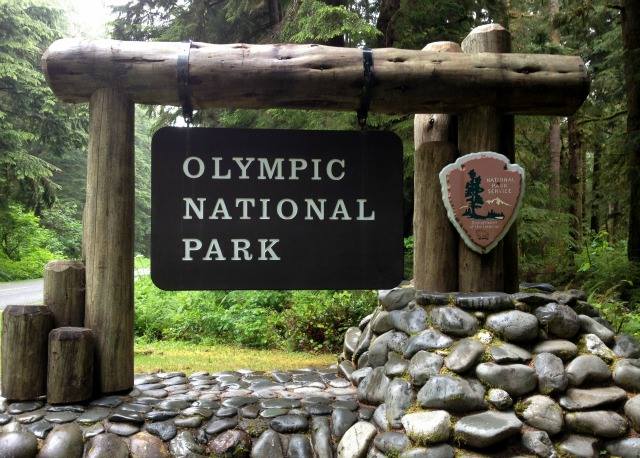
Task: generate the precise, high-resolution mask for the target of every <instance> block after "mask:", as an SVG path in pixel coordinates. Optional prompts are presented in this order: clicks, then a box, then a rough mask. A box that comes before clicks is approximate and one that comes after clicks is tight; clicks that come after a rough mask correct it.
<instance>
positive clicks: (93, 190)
mask: <svg viewBox="0 0 640 458" xmlns="http://www.w3.org/2000/svg"><path fill="white" fill-rule="evenodd" d="M89 112H90V121H89V151H88V157H87V195H86V203H85V209H84V226H83V251H84V258H85V268H86V291H85V327H87V328H90V329H91V330H92V331H93V333H94V336H95V353H96V364H95V367H94V369H95V373H96V378H95V388H96V391H97V392H99V393H116V392H122V391H126V390H129V389H131V388H132V387H133V228H134V218H133V216H134V177H135V174H134V149H133V131H134V104H133V102H132V101H131V100H130V99H129V97H128V96H127V95H126V94H125V93H123V92H121V91H120V90H119V89H117V88H102V89H97V90H96V91H95V92H94V93H93V95H92V96H91V99H90V101H89Z"/></svg>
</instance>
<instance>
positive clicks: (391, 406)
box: [384, 378, 416, 428]
mask: <svg viewBox="0 0 640 458" xmlns="http://www.w3.org/2000/svg"><path fill="white" fill-rule="evenodd" d="M415 399H416V395H415V393H414V391H413V388H412V386H411V384H410V383H409V382H407V381H406V380H402V379H400V378H396V379H393V380H392V381H391V383H389V388H387V393H386V394H385V397H384V403H385V405H386V406H387V412H386V413H387V421H388V422H389V425H391V427H392V428H400V427H401V426H402V423H401V422H400V420H401V419H402V416H403V415H404V414H405V412H406V411H407V409H408V408H409V407H410V406H411V405H412V404H413V403H414V401H415Z"/></svg>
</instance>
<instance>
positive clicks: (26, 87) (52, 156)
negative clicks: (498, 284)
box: [0, 0, 640, 351]
mask: <svg viewBox="0 0 640 458" xmlns="http://www.w3.org/2000/svg"><path fill="white" fill-rule="evenodd" d="M631 3H633V2H632V1H631V0H630V1H629V2H627V4H628V5H630V4H631ZM628 5H625V4H624V0H623V2H622V3H617V1H616V0H182V1H177V0H133V1H128V2H124V3H122V2H121V4H119V5H117V6H114V7H113V8H112V12H111V18H112V20H111V21H110V22H109V24H108V26H107V29H106V31H105V32H104V34H103V33H102V31H97V32H96V31H87V29H86V28H85V29H84V31H83V30H80V32H79V31H78V24H77V22H76V23H73V22H72V21H70V20H69V16H70V15H69V9H68V8H66V6H68V5H66V4H65V1H64V0H60V4H59V6H51V2H44V1H39V0H0V281H9V280H15V279H26V278H37V277H40V276H41V274H42V268H43V265H44V264H45V263H46V262H47V261H49V260H51V259H56V258H69V259H74V258H79V257H81V252H80V247H81V232H82V208H83V205H84V187H85V174H86V144H87V125H88V111H87V107H86V106H72V105H67V104H63V103H61V102H59V101H57V100H56V99H55V98H54V96H53V94H52V93H51V91H50V90H49V89H48V87H47V85H46V82H45V80H44V77H43V75H42V72H41V71H40V68H39V59H40V56H41V54H42V52H43V51H44V50H45V49H46V48H47V46H48V45H49V44H51V42H53V41H54V40H55V39H57V38H60V37H63V36H69V35H78V34H80V35H83V34H87V33H89V34H92V33H93V34H94V35H95V34H97V35H98V36H99V35H100V34H103V35H104V36H108V37H111V38H114V39H124V40H160V41H161V40H164V41H185V40H189V39H191V40H194V41H204V42H210V43H233V42H246V43H279V42H291V43H322V44H327V45H331V46H348V47H356V46H363V45H367V46H370V47H397V48H409V49H421V48H422V47H424V46H425V45H426V44H427V43H430V42H433V41H439V40H451V41H456V42H461V40H462V39H463V38H464V37H465V36H466V35H467V34H468V33H469V31H470V30H471V29H472V28H473V27H475V26H477V25H480V24H485V23H490V22H497V23H500V24H502V25H503V26H505V27H506V28H508V29H509V30H510V31H511V34H512V41H513V51H514V52H524V53H548V54H576V55H580V56H581V57H582V58H583V59H584V60H585V62H586V63H587V66H588V71H589V75H590V77H591V80H592V84H591V92H590V93H589V96H588V99H587V101H586V102H585V104H584V105H583V107H582V108H581V109H580V110H579V111H578V112H577V113H576V114H575V115H574V116H571V117H568V118H566V117H526V116H520V117H517V118H516V158H517V162H518V163H520V164H521V165H522V166H523V167H524V168H525V169H526V171H527V181H528V187H527V190H526V195H525V201H524V206H523V208H522V210H521V213H520V217H519V221H520V223H519V249H520V253H521V256H520V272H521V279H522V280H524V281H531V282H540V281H545V282H551V283H553V284H555V285H557V286H560V287H580V288H584V289H586V290H587V292H588V294H589V296H590V297H589V299H590V301H591V302H592V303H594V304H595V305H596V306H598V307H600V308H601V309H602V311H603V312H604V313H605V314H606V315H607V316H608V317H609V318H610V319H612V321H613V323H614V325H615V326H616V327H618V328H620V329H624V330H626V331H628V332H632V333H636V334H640V288H639V282H640V274H639V272H640V268H639V267H638V266H639V261H640V228H637V226H634V224H637V219H638V218H640V211H639V210H638V208H639V207H638V206H639V205H640V173H639V171H640V159H638V158H639V157H640V156H639V153H638V151H639V149H640V140H639V139H638V126H637V124H638V122H640V120H639V119H637V118H638V112H637V103H638V95H637V86H638V81H639V80H640V76H639V73H640V57H639V56H638V52H639V51H638V50H637V41H638V34H639V32H638V30H635V32H633V31H632V33H631V35H629V33H630V32H629V30H630V25H629V23H630V22H634V21H629V20H628V18H627V21H626V29H625V27H624V25H625V24H624V23H625V21H623V20H622V19H623V17H624V15H625V8H627V7H629V6H628ZM96 14H98V12H96ZM636 22H637V21H636ZM632 25H633V24H632ZM635 26H636V29H637V24H635ZM80 29H82V27H80ZM623 31H624V33H625V34H626V35H624V36H623ZM634 33H635V35H634ZM623 38H624V39H623ZM633 40H635V43H636V49H635V51H633V52H630V51H627V52H626V53H625V49H624V46H623V44H627V45H628V44H629V43H630V42H633ZM627 47H628V46H627ZM634 62H635V64H634ZM625 64H626V72H625ZM625 76H626V78H627V80H625ZM625 81H626V84H625ZM633 88H636V89H635V92H633V90H632V89H633ZM629 94H631V95H629ZM628 100H634V101H635V102H634V103H635V105H636V108H635V110H629V109H628V107H627V101H628ZM630 105H632V104H630ZM632 111H633V113H632ZM176 122H177V123H180V122H181V118H180V116H179V112H178V111H177V110H176V109H173V108H163V107H156V108H146V109H145V108H140V107H138V108H137V111H136V131H135V133H136V138H135V146H136V158H135V159H136V203H135V205H136V216H135V222H136V227H135V250H136V253H137V255H138V256H137V258H136V259H137V264H138V267H146V266H148V262H149V261H148V259H147V256H148V253H149V235H150V198H151V194H150V139H151V136H152V135H153V132H154V131H155V130H157V129H158V128H160V127H162V126H165V125H170V124H174V123H176ZM194 122H195V124H196V125H199V126H221V127H255V128H292V129H349V130H353V129H357V128H358V126H357V122H356V115H355V113H336V112H320V111H303V110H284V109H271V110H229V109H227V110H220V109H218V110H202V111H198V112H196V114H195V118H194ZM368 123H369V128H370V129H379V130H391V131H394V132H396V133H397V134H398V135H399V136H400V137H401V138H402V140H403V143H404V166H405V167H404V173H405V180H404V196H405V197H404V198H405V219H404V230H405V236H406V239H405V246H406V253H407V256H406V258H407V261H406V269H405V270H406V272H405V274H406V278H407V279H410V278H411V249H412V235H411V229H412V211H413V202H412V198H413V189H412V181H413V151H414V149H413V116H389V115H371V116H370V117H369V121H368ZM634 123H635V124H634ZM627 125H629V126H631V127H629V128H627ZM633 126H635V128H633ZM627 130H628V131H629V132H627ZM632 195H633V196H634V197H633V198H632V197H631V196H632ZM636 197H637V198H636ZM629 215H635V216H633V217H632V218H631V219H630V217H629ZM634 218H635V219H634ZM630 221H632V224H630ZM634 221H636V223H633V222H634ZM634 227H635V228H637V229H638V230H635V229H634ZM375 301H376V295H375V293H374V292H372V291H320V292H310V291H289V292H283V291H276V292H265V291H254V292H234V291H231V292H189V293H188V292H179V293H167V292H163V291H160V290H158V289H157V288H155V286H153V284H152V283H151V281H150V279H149V278H148V277H144V276H143V277H141V278H139V279H138V280H137V281H136V333H137V335H138V336H139V338H141V339H143V340H145V339H146V340H153V339H178V340H192V341H204V342H207V341H213V342H215V341H224V342H227V343H236V344H240V345H245V346H253V347H286V348H289V349H301V350H314V351H319V350H336V349H337V348H338V347H339V345H340V342H341V337H342V334H343V332H344V330H345V329H346V328H347V327H349V326H352V325H353V324H354V323H357V321H358V320H359V319H360V318H362V317H363V316H364V315H366V314H367V313H369V312H370V310H372V308H373V307H374V304H375Z"/></svg>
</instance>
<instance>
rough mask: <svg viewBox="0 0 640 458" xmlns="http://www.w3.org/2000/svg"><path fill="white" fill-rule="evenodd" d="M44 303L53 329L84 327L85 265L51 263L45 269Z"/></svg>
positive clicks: (63, 262) (65, 262)
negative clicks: (48, 311)
mask: <svg viewBox="0 0 640 458" xmlns="http://www.w3.org/2000/svg"><path fill="white" fill-rule="evenodd" d="M44 303H45V305H46V306H48V307H49V309H50V310H51V313H53V327H55V328H60V327H62V326H84V264H83V263H82V262H80V261H51V262H49V263H47V265H46V266H45V268H44Z"/></svg>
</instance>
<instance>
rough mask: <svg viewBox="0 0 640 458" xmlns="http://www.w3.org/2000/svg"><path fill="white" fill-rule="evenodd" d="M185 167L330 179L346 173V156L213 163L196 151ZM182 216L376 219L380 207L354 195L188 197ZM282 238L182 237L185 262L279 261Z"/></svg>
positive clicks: (188, 172) (235, 174) (190, 172)
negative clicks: (343, 157) (329, 196)
mask: <svg viewBox="0 0 640 458" xmlns="http://www.w3.org/2000/svg"><path fill="white" fill-rule="evenodd" d="M182 172H183V174H184V176H185V177H187V178H188V179H193V180H196V179H210V180H232V179H236V178H237V179H239V180H249V179H252V178H253V179H256V180H291V181H300V180H309V181H310V182H314V181H322V180H329V181H330V182H331V181H341V180H343V179H344V178H345V176H346V174H347V164H346V160H345V159H338V158H332V159H328V160H326V159H317V158H314V159H311V160H307V159H303V158H288V159H285V158H278V157H275V158H271V157H270V158H265V157H258V158H256V157H242V156H237V157H232V158H231V161H223V158H222V157H218V156H211V163H210V164H209V165H207V164H206V162H205V161H204V160H203V159H201V158H200V157H197V156H190V157H187V158H186V159H184V161H183V163H182ZM182 201H183V203H184V213H183V215H182V219H183V220H200V221H205V220H234V219H238V220H244V221H251V220H271V219H276V220H281V221H292V220H302V221H325V220H329V221H353V220H355V221H375V219H376V212H375V210H374V209H372V208H370V205H369V202H368V200H367V199H363V198H357V197H350V198H345V199H340V198H333V199H329V198H321V197H306V198H298V199H297V200H294V199H291V198H286V197H285V198H281V199H271V198H262V197H242V196H240V197H236V198H235V199H225V198H223V197H218V198H207V197H199V196H190V197H186V196H185V197H183V198H182ZM279 242H280V239H277V238H259V239H257V240H249V239H246V238H231V239H228V240H222V239H217V238H213V239H210V240H208V241H207V240H202V239H200V238H183V239H182V243H183V256H182V261H185V262H189V261H193V260H194V259H198V260H202V261H227V260H231V261H239V262H246V261H280V260H281V258H280V256H279V255H278V253H277V252H276V248H277V245H278V243H279Z"/></svg>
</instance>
